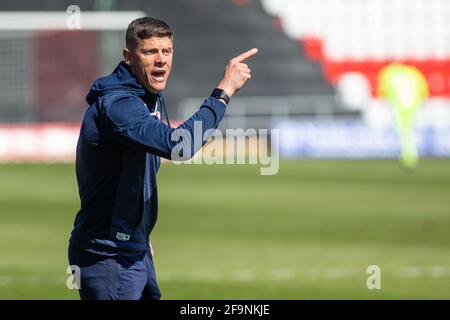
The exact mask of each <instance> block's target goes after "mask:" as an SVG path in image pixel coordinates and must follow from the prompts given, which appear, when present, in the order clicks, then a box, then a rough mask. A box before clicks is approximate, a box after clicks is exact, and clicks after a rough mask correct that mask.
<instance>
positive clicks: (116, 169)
mask: <svg viewBox="0 0 450 320" xmlns="http://www.w3.org/2000/svg"><path fill="white" fill-rule="evenodd" d="M86 100H87V102H88V104H89V105H90V106H89V108H88V109H87V111H86V113H85V115H84V119H83V123H82V125H81V130H80V136H79V139H78V145H77V152H76V175H77V181H78V187H79V194H80V200H81V208H80V210H79V211H78V213H77V216H76V218H75V223H74V229H73V231H72V235H71V240H70V241H71V243H72V244H74V245H76V246H78V247H80V248H84V249H86V250H93V251H95V252H99V253H102V252H105V253H106V254H108V253H114V252H120V253H123V252H131V253H133V252H135V253H138V252H142V251H145V250H148V249H149V236H150V233H151V231H152V229H153V227H154V226H155V223H156V219H157V215H158V193H157V183H156V174H157V171H158V169H159V165H160V159H159V157H164V158H167V159H170V158H171V153H172V148H173V147H174V146H175V145H177V144H178V143H179V142H180V141H172V139H171V137H172V133H173V132H174V130H178V129H186V130H188V132H189V133H190V135H191V137H193V134H194V121H201V123H202V131H203V132H202V135H203V133H204V132H205V131H206V130H208V129H211V128H217V126H218V125H219V123H220V121H221V120H222V118H223V116H224V113H225V105H224V104H223V103H222V102H220V101H218V100H216V99H214V98H208V99H206V100H205V101H204V103H203V105H202V106H201V107H200V109H199V110H198V111H197V112H196V113H195V114H194V115H193V116H192V117H191V118H189V119H188V120H186V121H185V122H184V123H183V124H181V125H180V126H179V127H178V128H171V127H169V126H167V125H166V124H164V123H163V122H161V121H160V120H159V119H158V118H157V117H156V116H155V115H152V114H151V113H152V112H153V111H154V110H155V107H156V106H157V103H159V104H160V105H161V104H162V103H163V100H162V96H161V95H160V94H157V95H154V94H150V93H149V92H148V91H146V90H145V89H144V87H143V86H142V85H141V84H139V82H138V81H137V79H136V77H134V76H133V75H132V74H131V73H130V72H129V70H128V68H127V66H126V64H125V63H124V62H123V61H122V62H121V63H120V64H119V65H118V66H117V68H116V69H115V70H114V71H113V73H112V74H110V75H108V76H106V77H102V78H99V79H97V80H96V81H95V82H94V83H93V84H92V86H91V90H90V92H89V94H88V95H87V97H86ZM175 133H176V132H175ZM192 139H193V138H192ZM192 139H191V141H193V140H192ZM203 144H204V143H203V141H202V143H201V144H199V143H195V144H194V143H192V148H191V149H190V153H189V154H188V155H183V157H184V158H189V157H191V156H192V155H193V154H194V153H195V152H196V151H197V149H199V148H200V147H201V145H203Z"/></svg>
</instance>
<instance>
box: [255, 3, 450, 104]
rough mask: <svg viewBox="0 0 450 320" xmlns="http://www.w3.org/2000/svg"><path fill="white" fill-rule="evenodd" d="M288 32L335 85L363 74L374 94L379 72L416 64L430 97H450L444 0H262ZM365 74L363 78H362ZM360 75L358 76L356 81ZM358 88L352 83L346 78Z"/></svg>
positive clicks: (448, 7)
mask: <svg viewBox="0 0 450 320" xmlns="http://www.w3.org/2000/svg"><path fill="white" fill-rule="evenodd" d="M262 4H263V7H264V9H265V10H266V11H267V12H268V13H269V14H271V15H273V16H274V17H278V18H279V20H280V23H281V26H282V28H283V30H284V31H285V33H286V34H287V35H288V36H289V37H290V38H292V39H296V40H300V41H301V42H302V43H303V44H304V48H305V53H306V56H307V57H309V58H310V59H311V60H313V61H318V62H320V63H321V65H322V66H323V75H324V77H325V78H326V79H327V81H328V82H329V83H331V84H333V85H334V86H339V84H340V83H339V82H340V81H341V80H342V79H345V77H344V76H345V75H346V74H347V73H350V72H352V73H359V74H360V75H363V77H359V78H356V77H355V78H354V79H357V80H356V81H366V80H367V83H368V84H369V86H370V88H369V91H370V93H371V95H372V96H373V97H376V87H377V76H378V73H379V71H380V70H381V69H382V68H383V67H384V66H385V65H387V64H388V63H390V62H393V61H395V62H401V63H405V64H410V65H413V66H415V67H417V68H418V69H419V70H420V71H421V72H422V73H423V74H424V75H425V77H426V78H427V80H428V83H429V86H430V94H431V96H432V97H445V98H449V97H450V41H449V40H450V31H449V29H448V28H447V27H446V21H447V17H448V15H449V13H450V2H448V1H446V0H426V1H425V0H414V1H410V0H389V1H388V0H371V1H367V0H352V1H348V0H331V1H330V0H326V1H324V0H297V1H279V0H262ZM364 78H365V79H364ZM358 79H359V80H358ZM348 83H349V86H350V87H351V86H354V85H355V83H354V82H348Z"/></svg>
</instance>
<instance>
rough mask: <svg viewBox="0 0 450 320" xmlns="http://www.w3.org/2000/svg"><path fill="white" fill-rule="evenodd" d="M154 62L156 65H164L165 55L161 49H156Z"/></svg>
mask: <svg viewBox="0 0 450 320" xmlns="http://www.w3.org/2000/svg"><path fill="white" fill-rule="evenodd" d="M155 62H156V64H158V65H165V64H166V60H165V57H164V55H163V53H162V52H161V51H158V53H157V55H156V60H155Z"/></svg>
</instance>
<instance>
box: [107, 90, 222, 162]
mask: <svg viewBox="0 0 450 320" xmlns="http://www.w3.org/2000/svg"><path fill="white" fill-rule="evenodd" d="M224 114H225V105H224V104H223V103H222V102H220V101H218V100H216V99H214V98H208V99H206V100H205V101H204V102H203V104H202V106H201V107H200V108H199V110H198V111H197V112H196V113H194V114H193V115H192V116H191V117H190V118H189V119H188V120H186V121H185V122H184V123H182V124H181V125H180V126H178V127H177V128H171V127H169V126H167V125H166V124H164V123H163V122H161V121H160V120H159V119H158V118H157V117H156V116H153V115H151V114H150V112H149V110H148V109H147V107H146V106H145V105H144V103H143V102H142V101H140V100H139V99H138V98H135V97H129V96H128V97H123V98H120V99H118V100H115V101H113V102H111V103H110V104H108V105H107V106H106V108H105V118H106V119H105V123H106V130H107V132H108V133H109V135H110V136H111V137H112V138H113V139H115V140H118V141H119V142H121V143H124V144H127V145H130V146H133V147H136V148H140V149H143V150H145V151H146V152H150V153H153V154H156V155H158V156H160V157H163V158H166V159H170V160H186V159H189V158H191V157H192V156H193V155H194V154H195V153H196V152H197V151H198V150H199V149H200V148H201V147H202V146H203V145H204V144H205V143H206V141H203V137H204V134H205V132H206V131H207V130H209V129H215V128H217V127H218V125H219V124H220V122H221V120H222V118H223V116H224ZM200 128H201V130H200ZM200 133H201V135H200ZM205 138H209V137H205ZM199 140H200V141H199ZM205 140H207V139H205ZM181 146H183V147H182V148H181ZM175 147H177V148H176V149H175V150H180V149H181V151H180V152H177V153H176V154H177V155H176V159H173V156H172V150H173V149H174V148H175Z"/></svg>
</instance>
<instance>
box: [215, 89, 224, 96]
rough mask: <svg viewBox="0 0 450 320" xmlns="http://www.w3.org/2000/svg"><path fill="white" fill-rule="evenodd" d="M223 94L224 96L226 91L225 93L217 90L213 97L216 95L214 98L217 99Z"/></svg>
mask: <svg viewBox="0 0 450 320" xmlns="http://www.w3.org/2000/svg"><path fill="white" fill-rule="evenodd" d="M223 94H224V91H223V90H220V89H215V90H214V92H213V95H214V97H216V98H220V97H222V95H223Z"/></svg>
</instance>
